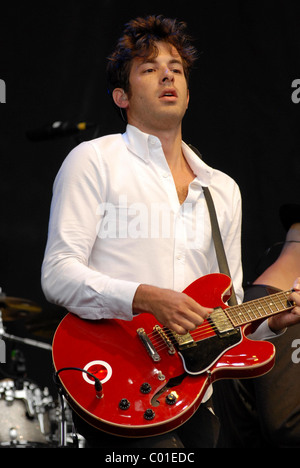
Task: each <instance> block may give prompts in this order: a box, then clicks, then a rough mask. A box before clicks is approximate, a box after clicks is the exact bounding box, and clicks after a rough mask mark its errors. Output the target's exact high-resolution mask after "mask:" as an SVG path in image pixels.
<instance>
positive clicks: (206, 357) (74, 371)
mask: <svg viewBox="0 0 300 468" xmlns="http://www.w3.org/2000/svg"><path fill="white" fill-rule="evenodd" d="M230 288H231V280H230V278H229V277H227V276H226V275H222V274H212V275H208V276H204V277H202V278H200V279H198V280H196V281H195V282H193V283H192V284H191V285H190V286H189V287H187V288H186V289H185V291H184V292H185V293H186V294H188V295H189V296H190V297H192V298H193V299H195V300H196V301H197V302H199V303H200V304H201V305H203V306H205V307H210V308H214V311H213V312H212V313H211V315H210V317H209V319H208V320H206V321H204V322H203V324H202V325H201V326H199V327H198V328H197V329H196V330H194V331H192V332H190V333H187V334H186V335H177V334H176V333H174V332H172V331H171V330H169V329H166V328H165V327H163V326H161V325H160V324H159V323H157V322H156V320H155V318H154V316H153V315H151V314H140V315H139V316H136V317H134V318H133V320H132V321H129V322H127V321H124V320H106V319H103V320H99V321H94V320H93V321H92V320H91V321H87V320H83V319H80V318H79V317H77V316H75V315H73V314H71V313H69V314H67V315H66V317H65V318H64V319H63V320H62V322H61V323H60V324H59V326H58V328H57V330H56V333H55V336H54V340H53V362H54V366H55V370H56V372H57V374H58V375H59V379H60V380H61V383H62V385H63V388H64V390H65V394H66V398H67V400H68V403H69V404H70V406H71V407H72V408H73V409H74V410H75V411H76V412H77V413H78V414H79V415H80V416H81V417H82V418H83V419H85V420H86V421H87V422H88V423H90V424H91V425H93V426H95V427H96V428H98V429H102V430H104V431H106V432H108V433H111V434H115V435H119V436H126V437H146V436H152V435H157V434H161V433H164V432H168V431H170V430H173V429H174V428H176V427H178V426H180V425H181V424H183V423H184V422H185V421H186V420H187V419H189V418H190V417H191V416H192V415H193V414H194V412H195V411H196V410H197V408H198V407H199V405H200V403H201V401H202V399H203V397H204V395H205V392H206V390H207V389H208V387H209V386H210V385H211V384H212V383H213V382H214V381H216V380H218V379H222V378H226V379H227V378H243V377H257V376H260V375H262V374H264V373H266V372H268V371H269V370H270V369H271V368H272V367H273V365H274V358H275V348H274V346H273V345H272V344H271V343H270V342H267V341H252V340H250V339H249V338H247V336H246V335H247V334H249V333H250V332H251V326H249V324H250V323H252V322H254V321H256V320H259V319H263V318H266V317H268V316H271V315H274V314H277V313H279V312H282V311H285V310H289V309H292V308H293V307H294V304H293V303H292V302H290V301H289V300H288V297H289V295H290V293H291V291H285V292H279V293H276V294H273V295H270V296H267V297H265V298H261V299H256V300H254V301H251V302H247V303H245V304H241V305H238V306H233V307H228V306H226V305H225V303H224V302H226V301H227V300H228V298H229V297H230ZM247 324H248V325H247ZM95 379H96V381H97V382H98V385H96V384H95ZM97 379H98V380H97ZM99 381H100V382H101V384H100V382H99Z"/></svg>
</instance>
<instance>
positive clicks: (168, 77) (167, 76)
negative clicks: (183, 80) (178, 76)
mask: <svg viewBox="0 0 300 468" xmlns="http://www.w3.org/2000/svg"><path fill="white" fill-rule="evenodd" d="M167 81H171V82H173V81H174V74H173V73H172V71H171V70H169V69H168V68H167V69H166V70H165V71H164V73H163V76H162V82H163V83H166V82H167Z"/></svg>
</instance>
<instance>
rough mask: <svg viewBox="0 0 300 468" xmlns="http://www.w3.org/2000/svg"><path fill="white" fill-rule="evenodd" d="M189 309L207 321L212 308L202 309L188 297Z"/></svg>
mask: <svg viewBox="0 0 300 468" xmlns="http://www.w3.org/2000/svg"><path fill="white" fill-rule="evenodd" d="M189 309H190V310H191V311H192V312H194V313H196V314H197V315H200V316H201V317H203V318H204V319H207V318H208V317H209V315H210V314H211V313H212V311H213V309H212V308H209V307H203V306H202V305H200V304H199V303H198V302H196V301H195V300H194V299H193V298H191V297H189Z"/></svg>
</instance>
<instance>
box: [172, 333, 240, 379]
mask: <svg viewBox="0 0 300 468" xmlns="http://www.w3.org/2000/svg"><path fill="white" fill-rule="evenodd" d="M241 341H242V334H241V331H240V329H239V328H237V329H235V330H234V331H233V332H230V333H228V334H225V335H222V336H219V335H217V334H216V335H214V336H212V337H210V338H207V339H205V340H200V341H198V342H196V345H195V346H191V347H188V348H185V349H181V350H179V351H178V354H179V355H180V357H181V359H182V361H183V366H184V369H185V370H186V372H188V373H189V374H195V375H198V374H201V373H202V372H205V371H206V370H208V369H209V368H210V367H211V366H212V365H213V364H214V363H215V362H216V361H217V360H218V359H219V358H220V357H221V356H222V355H223V354H224V353H225V352H226V351H227V350H228V349H230V348H232V347H233V346H236V345H237V344H238V343H240V342H241Z"/></svg>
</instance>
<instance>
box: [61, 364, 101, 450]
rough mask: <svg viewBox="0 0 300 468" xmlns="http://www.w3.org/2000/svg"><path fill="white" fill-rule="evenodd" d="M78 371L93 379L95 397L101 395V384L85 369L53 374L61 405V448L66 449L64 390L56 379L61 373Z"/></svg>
mask: <svg viewBox="0 0 300 468" xmlns="http://www.w3.org/2000/svg"><path fill="white" fill-rule="evenodd" d="M71 370H72V371H79V372H84V373H86V374H87V375H88V376H89V377H91V378H92V379H94V381H95V391H96V397H97V398H101V397H102V395H103V393H102V384H101V381H100V380H99V379H98V378H97V377H96V376H95V375H94V374H92V373H91V372H88V371H86V370H85V369H81V368H80V367H62V368H61V369H59V370H58V371H56V372H54V373H53V380H54V383H55V385H56V386H57V388H58V395H59V398H60V404H61V412H62V413H61V445H60V446H61V447H66V437H65V421H66V417H65V406H64V400H63V393H64V390H63V388H62V386H61V381H60V380H59V379H58V375H59V374H60V372H62V371H71ZM75 435H76V434H75ZM76 445H78V440H77V441H76Z"/></svg>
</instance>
